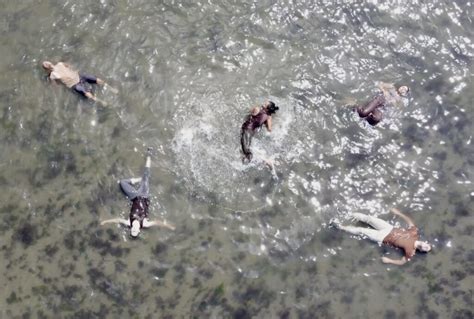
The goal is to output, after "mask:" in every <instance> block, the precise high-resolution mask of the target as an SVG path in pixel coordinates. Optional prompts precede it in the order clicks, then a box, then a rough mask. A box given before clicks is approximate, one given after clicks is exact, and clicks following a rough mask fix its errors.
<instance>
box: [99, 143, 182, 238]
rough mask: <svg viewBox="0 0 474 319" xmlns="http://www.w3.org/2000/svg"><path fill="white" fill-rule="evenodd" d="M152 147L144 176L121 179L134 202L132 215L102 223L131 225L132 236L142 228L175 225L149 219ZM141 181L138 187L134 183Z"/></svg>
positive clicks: (127, 194) (122, 184)
mask: <svg viewBox="0 0 474 319" xmlns="http://www.w3.org/2000/svg"><path fill="white" fill-rule="evenodd" d="M150 153H151V149H150V148H148V150H147V156H146V163H145V171H144V172H143V177H138V178H129V179H122V180H121V181H120V188H121V189H122V191H123V192H124V193H125V195H126V196H127V197H128V199H130V200H131V202H132V207H131V208H130V215H129V218H128V219H123V218H113V219H108V220H104V221H102V222H101V223H100V224H101V225H105V224H108V223H117V224H123V225H125V226H128V227H130V235H131V236H132V237H137V236H138V234H140V230H141V229H142V228H149V227H152V226H162V227H166V228H168V229H171V230H174V229H175V227H174V226H173V225H170V224H167V223H166V222H162V221H160V220H154V221H150V220H149V219H148V207H149V205H150V200H149V197H150V194H149V193H150V187H149V179H150V167H151V154H150ZM137 183H140V185H139V187H138V189H137V188H135V187H134V186H133V185H134V184H137Z"/></svg>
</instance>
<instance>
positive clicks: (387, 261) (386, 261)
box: [382, 256, 408, 266]
mask: <svg viewBox="0 0 474 319" xmlns="http://www.w3.org/2000/svg"><path fill="white" fill-rule="evenodd" d="M407 261H408V260H407V259H406V258H405V256H403V257H402V258H401V259H391V258H388V257H382V262H383V263H384V264H393V265H398V266H402V265H404V264H406V262H407Z"/></svg>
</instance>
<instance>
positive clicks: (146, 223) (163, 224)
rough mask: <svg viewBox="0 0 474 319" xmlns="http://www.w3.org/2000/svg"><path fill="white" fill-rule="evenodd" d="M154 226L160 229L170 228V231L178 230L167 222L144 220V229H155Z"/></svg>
mask: <svg viewBox="0 0 474 319" xmlns="http://www.w3.org/2000/svg"><path fill="white" fill-rule="evenodd" d="M153 226H160V227H165V228H168V229H171V230H175V229H176V228H175V227H174V226H173V225H171V224H168V223H166V222H162V221H161V220H158V219H157V220H152V221H149V220H148V219H144V220H143V227H144V228H149V227H153Z"/></svg>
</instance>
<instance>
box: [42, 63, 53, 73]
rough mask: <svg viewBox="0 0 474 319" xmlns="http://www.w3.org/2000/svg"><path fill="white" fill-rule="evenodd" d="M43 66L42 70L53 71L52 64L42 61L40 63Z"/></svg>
mask: <svg viewBox="0 0 474 319" xmlns="http://www.w3.org/2000/svg"><path fill="white" fill-rule="evenodd" d="M42 65H43V69H45V70H47V71H52V70H53V67H54V64H53V63H51V62H49V61H44V62H43V63H42Z"/></svg>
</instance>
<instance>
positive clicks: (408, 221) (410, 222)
mask: <svg viewBox="0 0 474 319" xmlns="http://www.w3.org/2000/svg"><path fill="white" fill-rule="evenodd" d="M390 211H391V212H392V213H393V214H394V215H397V216H400V217H401V218H403V220H404V221H405V222H406V223H407V224H408V227H413V226H415V223H414V222H413V220H412V219H411V218H410V217H408V216H407V215H405V214H403V213H402V212H401V211H399V210H398V209H396V208H392V209H391V210H390Z"/></svg>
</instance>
